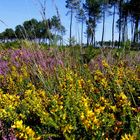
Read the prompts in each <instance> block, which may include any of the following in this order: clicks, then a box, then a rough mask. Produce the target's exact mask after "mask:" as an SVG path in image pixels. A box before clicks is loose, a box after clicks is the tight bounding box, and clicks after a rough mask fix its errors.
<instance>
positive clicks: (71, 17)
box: [69, 8, 73, 46]
mask: <svg viewBox="0 0 140 140" xmlns="http://www.w3.org/2000/svg"><path fill="white" fill-rule="evenodd" d="M72 19H73V10H72V8H71V16H70V41H69V45H70V46H71V45H72V43H71V38H72Z"/></svg>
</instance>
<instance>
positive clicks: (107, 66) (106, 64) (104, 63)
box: [102, 60, 109, 68]
mask: <svg viewBox="0 0 140 140" xmlns="http://www.w3.org/2000/svg"><path fill="white" fill-rule="evenodd" d="M102 64H103V66H104V67H105V68H109V65H108V63H107V62H106V61H105V60H103V61H102Z"/></svg>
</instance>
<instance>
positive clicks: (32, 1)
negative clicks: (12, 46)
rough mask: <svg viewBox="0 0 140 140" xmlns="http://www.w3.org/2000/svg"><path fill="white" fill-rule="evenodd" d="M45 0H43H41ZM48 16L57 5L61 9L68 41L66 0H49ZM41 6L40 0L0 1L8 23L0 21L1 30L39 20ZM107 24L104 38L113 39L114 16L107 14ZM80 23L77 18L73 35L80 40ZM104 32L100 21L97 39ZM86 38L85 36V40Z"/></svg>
mask: <svg viewBox="0 0 140 140" xmlns="http://www.w3.org/2000/svg"><path fill="white" fill-rule="evenodd" d="M40 1H43V0H40ZM46 6H47V8H46V18H51V17H52V16H53V15H57V14H56V8H55V6H57V8H58V10H59V14H60V17H61V23H62V25H64V27H65V28H66V30H67V32H66V35H65V41H66V42H67V41H68V36H69V22H70V20H69V19H70V17H69V15H68V16H66V13H67V11H68V9H66V7H65V0H47V3H46ZM40 10H41V7H40V5H39V2H38V0H1V1H0V20H2V21H4V23H5V24H6V25H4V24H3V23H1V22H0V32H2V31H4V30H5V29H6V28H13V29H14V28H15V27H16V25H19V24H22V23H23V22H24V21H26V20H30V19H32V18H35V19H37V20H41V19H42V17H41V14H40ZM107 17H108V18H107V19H106V24H105V27H106V28H105V37H104V40H111V25H112V17H111V16H110V17H109V16H107ZM80 27H81V26H80V23H78V22H77V21H76V20H74V22H73V29H72V35H73V36H75V37H76V39H77V40H79V34H80ZM101 34H102V24H101V23H98V26H97V29H96V40H97V41H100V40H101ZM115 39H116V40H117V39H118V31H117V30H115ZM85 41H86V38H84V42H85Z"/></svg>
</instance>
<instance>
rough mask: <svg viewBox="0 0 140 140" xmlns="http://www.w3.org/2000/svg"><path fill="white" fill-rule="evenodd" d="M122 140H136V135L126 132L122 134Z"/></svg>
mask: <svg viewBox="0 0 140 140" xmlns="http://www.w3.org/2000/svg"><path fill="white" fill-rule="evenodd" d="M121 140H136V138H135V136H134V135H130V134H125V135H124V136H121Z"/></svg>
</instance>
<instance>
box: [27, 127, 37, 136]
mask: <svg viewBox="0 0 140 140" xmlns="http://www.w3.org/2000/svg"><path fill="white" fill-rule="evenodd" d="M25 131H26V133H27V134H28V135H29V137H34V135H35V132H34V131H33V130H32V129H31V128H30V127H29V126H28V127H26V129H25Z"/></svg>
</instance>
